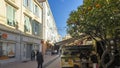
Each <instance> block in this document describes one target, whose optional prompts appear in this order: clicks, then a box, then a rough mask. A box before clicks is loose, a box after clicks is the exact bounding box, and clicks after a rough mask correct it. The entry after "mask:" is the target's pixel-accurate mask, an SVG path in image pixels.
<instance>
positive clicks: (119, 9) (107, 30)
mask: <svg viewBox="0 0 120 68" xmlns="http://www.w3.org/2000/svg"><path fill="white" fill-rule="evenodd" d="M67 26H68V29H67V32H68V33H69V34H70V35H71V36H72V37H77V38H79V37H80V33H84V34H86V35H89V36H90V37H91V38H93V39H94V40H95V41H98V40H97V39H96V38H99V39H100V40H103V42H104V44H105V47H103V50H104V52H103V54H102V58H101V65H102V67H103V68H108V66H109V65H111V63H112V62H113V61H114V58H115V56H116V55H118V54H114V53H112V50H111V46H112V45H114V47H115V46H116V45H117V44H116V36H118V33H119V31H118V30H119V29H120V0H87V1H86V0H85V1H84V3H83V5H81V6H79V7H78V9H77V10H76V11H72V12H71V13H70V17H69V18H68V20H67ZM116 31H117V32H116ZM109 38H111V39H115V40H113V41H114V43H112V44H111V40H108V39H109ZM113 54H114V55H113ZM106 55H108V56H109V61H108V62H107V63H105V62H104V61H105V56H106Z"/></svg>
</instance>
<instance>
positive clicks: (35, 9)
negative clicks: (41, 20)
mask: <svg viewBox="0 0 120 68" xmlns="http://www.w3.org/2000/svg"><path fill="white" fill-rule="evenodd" d="M34 14H35V15H36V16H39V8H38V6H37V5H35V4H34Z"/></svg>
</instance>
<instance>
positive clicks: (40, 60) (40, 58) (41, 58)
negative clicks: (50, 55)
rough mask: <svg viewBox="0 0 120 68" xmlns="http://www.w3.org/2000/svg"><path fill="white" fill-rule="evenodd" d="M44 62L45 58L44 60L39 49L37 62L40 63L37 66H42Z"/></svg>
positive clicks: (40, 67)
mask: <svg viewBox="0 0 120 68" xmlns="http://www.w3.org/2000/svg"><path fill="white" fill-rule="evenodd" d="M43 62H44V60H43V55H42V53H41V52H39V51H37V63H38V67H37V68H42V64H43Z"/></svg>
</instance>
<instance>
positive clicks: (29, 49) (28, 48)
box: [26, 44, 32, 59]
mask: <svg viewBox="0 0 120 68" xmlns="http://www.w3.org/2000/svg"><path fill="white" fill-rule="evenodd" d="M26 50H27V52H26V58H27V59H30V58H31V51H32V44H27V49H26Z"/></svg>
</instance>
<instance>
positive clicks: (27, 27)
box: [24, 16, 31, 32]
mask: <svg viewBox="0 0 120 68" xmlns="http://www.w3.org/2000/svg"><path fill="white" fill-rule="evenodd" d="M30 27H31V19H30V18H29V17H28V16H24V31H25V32H30Z"/></svg>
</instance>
